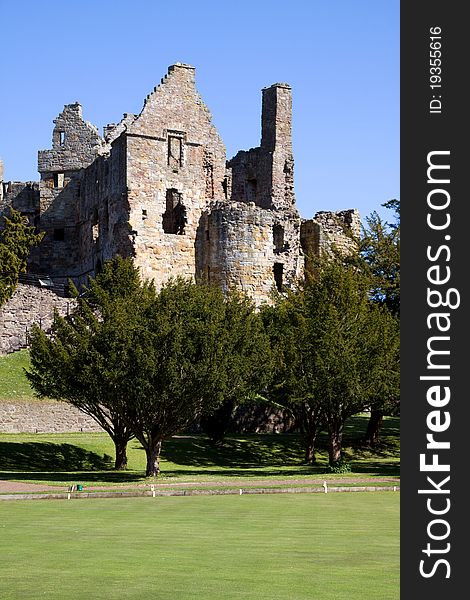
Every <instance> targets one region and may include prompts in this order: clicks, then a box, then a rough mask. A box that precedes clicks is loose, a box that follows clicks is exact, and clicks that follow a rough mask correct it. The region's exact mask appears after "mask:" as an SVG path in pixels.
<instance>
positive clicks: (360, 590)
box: [0, 492, 399, 600]
mask: <svg viewBox="0 0 470 600" xmlns="http://www.w3.org/2000/svg"><path fill="white" fill-rule="evenodd" d="M0 531H1V535H0V554H1V556H2V561H1V562H0V590H1V591H0V596H1V597H2V599H5V600H16V599H17V598H23V599H31V600H32V599H34V600H36V599H37V598H48V600H62V599H63V598H69V599H71V600H73V599H75V598H77V599H78V598H93V600H101V599H106V600H114V599H119V600H121V599H128V598H129V599H130V598H139V599H142V600H147V599H150V598H158V599H159V600H179V599H184V600H201V599H202V598H204V600H212V599H216V600H220V599H221V598H224V599H225V600H231V599H242V598H246V599H247V600H272V599H274V598H275V599H276V600H307V599H308V600H310V599H311V598H319V599H321V600H343V599H346V598H347V599H348V600H364V598H374V599H375V600H398V598H399V494H393V493H380V492H377V493H369V494H367V493H355V494H308V495H300V496H299V495H297V494H296V495H288V496H287V495H275V496H271V495H270V496H216V497H186V498H155V499H153V498H126V499H87V500H81V501H73V500H72V501H67V500H63V501H62V500H58V501H55V502H54V501H42V500H36V501H34V502H24V501H15V502H3V503H1V504H0ZM22 565H23V566H24V568H22Z"/></svg>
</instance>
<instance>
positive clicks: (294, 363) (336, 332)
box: [274, 256, 398, 466]
mask: <svg viewBox="0 0 470 600" xmlns="http://www.w3.org/2000/svg"><path fill="white" fill-rule="evenodd" d="M369 290H370V277H369V275H368V274H367V273H364V272H361V271H360V270H358V269H357V268H356V267H355V266H354V265H351V264H344V261H342V260H341V259H340V258H339V257H335V256H331V257H329V258H328V259H323V260H321V261H318V264H317V265H316V268H315V277H314V278H310V279H309V280H308V281H307V282H306V283H305V284H304V285H302V286H299V288H298V289H297V290H296V291H294V292H292V293H290V294H288V295H287V298H284V299H283V298H280V299H279V301H278V306H277V311H278V316H277V318H278V319H280V323H278V324H277V325H275V327H274V330H275V331H277V332H280V333H278V334H277V335H278V336H279V342H280V343H279V344H278V347H279V346H280V347H281V348H282V350H281V353H280V356H281V359H280V364H281V368H280V371H279V373H280V374H281V389H282V391H283V392H284V393H286V394H287V396H288V398H289V403H290V405H291V407H292V409H293V411H295V412H296V414H297V415H300V417H301V419H303V423H304V431H305V432H306V442H307V444H306V458H307V460H310V462H312V461H313V460H314V454H315V452H314V445H315V437H316V434H317V432H318V430H319V428H320V426H325V427H326V428H327V431H328V454H329V462H330V465H332V466H333V465H335V464H336V463H338V461H339V460H341V455H342V436H343V429H344V423H345V421H346V420H347V419H348V418H349V417H351V416H352V415H354V414H356V413H357V412H359V411H361V410H363V409H364V408H365V407H367V406H368V405H369V404H370V401H371V399H372V398H375V397H377V396H378V395H379V394H380V393H381V391H383V390H384V388H385V386H387V392H390V391H391V388H392V387H393V382H396V376H395V375H396V372H397V360H398V352H397V348H398V326H397V322H396V319H395V318H394V317H393V316H392V315H391V314H390V312H389V311H388V310H387V309H385V308H384V307H382V306H381V305H379V304H376V303H374V302H371V301H370V298H369Z"/></svg>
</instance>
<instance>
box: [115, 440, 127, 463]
mask: <svg viewBox="0 0 470 600" xmlns="http://www.w3.org/2000/svg"><path fill="white" fill-rule="evenodd" d="M113 441H114V448H115V452H116V459H115V461H114V468H115V469H116V471H123V470H124V469H127V438H125V439H123V438H119V437H118V438H115V439H114V440H113Z"/></svg>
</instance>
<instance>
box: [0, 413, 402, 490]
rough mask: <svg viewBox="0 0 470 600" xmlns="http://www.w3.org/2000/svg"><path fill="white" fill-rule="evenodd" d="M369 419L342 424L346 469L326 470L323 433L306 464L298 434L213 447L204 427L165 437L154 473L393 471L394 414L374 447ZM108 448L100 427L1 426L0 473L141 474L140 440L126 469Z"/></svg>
mask: <svg viewBox="0 0 470 600" xmlns="http://www.w3.org/2000/svg"><path fill="white" fill-rule="evenodd" d="M367 420H368V417H367V415H359V416H357V417H354V418H353V419H351V420H350V422H349V423H348V425H347V427H346V431H345V437H344V450H345V456H346V459H347V460H348V461H349V463H350V465H351V473H349V474H346V475H334V474H330V473H328V471H327V465H328V456H327V450H326V437H325V435H322V436H320V440H319V451H318V461H317V464H316V465H315V466H310V465H306V464H304V463H303V451H304V450H303V441H302V437H301V436H300V435H299V434H251V435H231V436H228V437H227V439H226V442H225V445H224V446H223V447H222V448H214V447H213V446H212V445H211V444H210V442H209V440H208V439H207V437H206V436H204V435H202V434H191V435H182V436H175V437H173V438H172V439H170V440H167V441H166V442H165V443H164V444H163V449H162V460H161V469H162V473H161V476H160V477H159V478H158V480H157V481H158V482H162V483H169V482H181V481H187V482H191V481H196V482H199V481H201V482H205V481H211V482H217V481H221V480H223V481H224V482H226V481H230V480H238V479H245V478H247V479H250V480H255V479H262V480H264V481H266V482H268V481H269V480H273V479H276V478H283V479H284V478H285V479H307V478H312V477H315V476H316V475H318V476H322V477H325V476H326V475H327V476H328V480H329V481H334V480H335V479H340V478H341V479H344V477H348V476H350V477H361V478H362V477H365V478H367V477H369V478H371V479H372V480H373V479H377V478H380V477H390V476H392V477H398V475H399V465H400V459H399V452H400V448H399V431H398V427H399V423H398V421H399V420H398V418H394V417H389V418H386V419H385V422H384V427H383V432H382V440H383V441H382V445H381V446H380V448H378V449H376V450H371V449H366V448H364V447H363V446H362V445H361V443H360V441H361V438H362V436H363V433H364V430H365V427H366V424H367ZM113 453H114V447H113V444H112V442H111V440H110V438H109V437H108V436H107V435H106V434H104V433H67V434H0V479H4V480H5V479H10V480H16V481H29V482H35V483H47V484H51V485H58V486H66V485H69V484H70V483H82V484H84V485H85V486H87V485H110V486H113V485H118V484H119V485H129V484H133V485H135V484H139V483H143V482H145V481H146V480H145V477H144V471H145V452H144V450H143V449H142V448H141V447H140V445H139V443H138V442H136V441H135V440H132V441H131V442H130V443H129V445H128V458H129V463H128V469H127V470H126V471H123V472H119V471H114V470H113V469H112V465H113V459H112V457H113ZM371 484H372V483H371Z"/></svg>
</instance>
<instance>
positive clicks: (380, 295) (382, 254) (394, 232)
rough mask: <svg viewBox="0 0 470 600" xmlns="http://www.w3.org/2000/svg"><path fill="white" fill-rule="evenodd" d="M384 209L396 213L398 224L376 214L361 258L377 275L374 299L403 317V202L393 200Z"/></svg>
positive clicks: (369, 224)
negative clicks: (401, 213)
mask: <svg viewBox="0 0 470 600" xmlns="http://www.w3.org/2000/svg"><path fill="white" fill-rule="evenodd" d="M382 206H384V207H385V208H388V209H390V210H393V212H394V217H395V222H394V223H388V222H387V221H384V220H383V219H382V218H381V217H380V216H379V215H378V213H377V212H375V211H374V212H373V213H372V214H371V215H370V216H368V217H366V225H365V227H364V228H363V232H362V237H361V240H360V242H359V257H360V258H361V259H362V260H363V261H364V262H365V264H366V265H367V267H368V268H369V269H370V272H371V274H372V275H373V288H372V297H373V299H374V300H375V301H376V302H380V303H382V304H384V305H385V306H386V307H387V308H388V309H389V310H390V311H391V312H392V313H394V314H400V202H399V200H395V199H394V200H389V201H388V202H385V203H384V204H383V205H382Z"/></svg>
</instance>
